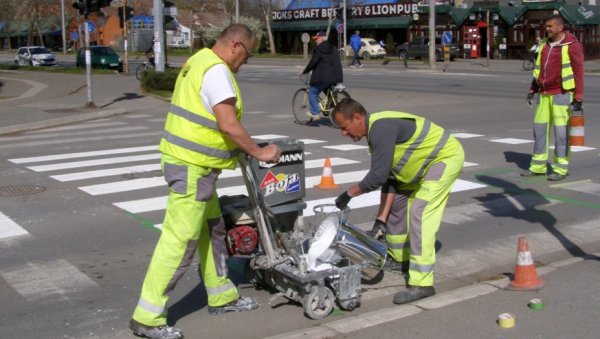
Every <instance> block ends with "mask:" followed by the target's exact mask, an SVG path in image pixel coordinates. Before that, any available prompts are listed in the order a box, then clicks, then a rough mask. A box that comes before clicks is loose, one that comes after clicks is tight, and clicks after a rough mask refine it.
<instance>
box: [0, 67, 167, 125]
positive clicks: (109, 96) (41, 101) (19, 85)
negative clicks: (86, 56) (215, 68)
mask: <svg viewBox="0 0 600 339" xmlns="http://www.w3.org/2000/svg"><path fill="white" fill-rule="evenodd" d="M0 83H1V84H2V86H1V87H0V135H3V134H9V133H16V132H21V131H26V130H32V129H39V128H45V127H51V126H57V125H62V124H67V123H72V122H77V121H84V120H90V119H97V118H101V117H106V116H111V115H117V114H124V113H128V112H140V111H144V110H147V109H152V108H155V107H157V106H159V105H166V103H165V102H164V101H162V100H159V99H156V98H154V97H151V96H146V95H144V94H141V89H140V87H139V81H137V80H136V78H135V77H134V76H126V75H123V74H101V75H93V76H92V90H93V92H92V102H93V103H94V104H95V107H94V108H87V107H86V106H87V103H88V93H87V84H86V78H85V75H82V74H68V73H50V72H32V71H2V72H0Z"/></svg>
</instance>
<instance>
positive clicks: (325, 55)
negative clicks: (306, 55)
mask: <svg viewBox="0 0 600 339" xmlns="http://www.w3.org/2000/svg"><path fill="white" fill-rule="evenodd" d="M313 40H315V42H316V44H317V47H316V48H315V50H314V52H313V55H312V58H311V59H310V61H309V62H308V65H306V67H305V68H304V70H303V71H302V74H306V73H308V72H310V71H312V74H311V76H310V82H309V85H310V88H309V89H308V94H309V95H308V101H309V106H310V112H306V116H307V117H309V118H310V119H312V120H313V121H315V120H319V119H320V118H321V116H320V115H319V114H320V110H319V94H320V93H321V92H323V91H324V90H326V89H327V88H329V87H330V86H332V85H335V84H337V83H340V82H343V81H344V77H343V74H342V62H341V61H340V55H339V53H338V50H337V48H336V47H335V46H334V45H333V44H331V43H330V42H329V41H327V34H326V33H325V32H323V31H320V32H318V33H317V34H316V35H315V36H314V37H313Z"/></svg>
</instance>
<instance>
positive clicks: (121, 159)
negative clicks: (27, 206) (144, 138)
mask: <svg viewBox="0 0 600 339" xmlns="http://www.w3.org/2000/svg"><path fill="white" fill-rule="evenodd" d="M160 157H161V155H160V153H154V154H146V155H137V156H129V157H114V158H105V159H97V160H82V161H74V162H63V163H59V164H52V165H40V166H31V167H27V168H29V169H30V170H32V171H35V172H47V171H56V170H63V169H69V168H79V167H89V166H98V165H110V164H118V163H124V162H133V161H144V160H155V159H160Z"/></svg>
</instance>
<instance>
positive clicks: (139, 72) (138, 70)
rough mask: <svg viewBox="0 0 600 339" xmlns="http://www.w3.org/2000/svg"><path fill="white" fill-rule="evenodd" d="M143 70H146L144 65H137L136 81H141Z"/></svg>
mask: <svg viewBox="0 0 600 339" xmlns="http://www.w3.org/2000/svg"><path fill="white" fill-rule="evenodd" d="M145 70H146V65H145V64H141V65H139V66H138V67H137V68H136V69H135V78H136V79H138V80H141V79H142V74H143V73H144V71H145Z"/></svg>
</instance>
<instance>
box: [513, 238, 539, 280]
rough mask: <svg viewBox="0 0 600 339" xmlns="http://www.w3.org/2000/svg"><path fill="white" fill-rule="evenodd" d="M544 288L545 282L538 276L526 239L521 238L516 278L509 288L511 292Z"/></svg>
mask: <svg viewBox="0 0 600 339" xmlns="http://www.w3.org/2000/svg"><path fill="white" fill-rule="evenodd" d="M542 287H544V281H543V280H542V279H540V278H538V276H537V272H536V269H535V265H534V264H533V258H532V257H531V252H529V245H528V244H527V238H526V237H519V244H518V251H517V265H516V266H515V276H514V278H513V280H512V281H511V282H510V285H509V286H508V287H507V289H509V290H519V291H537V290H539V289H540V288H542Z"/></svg>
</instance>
